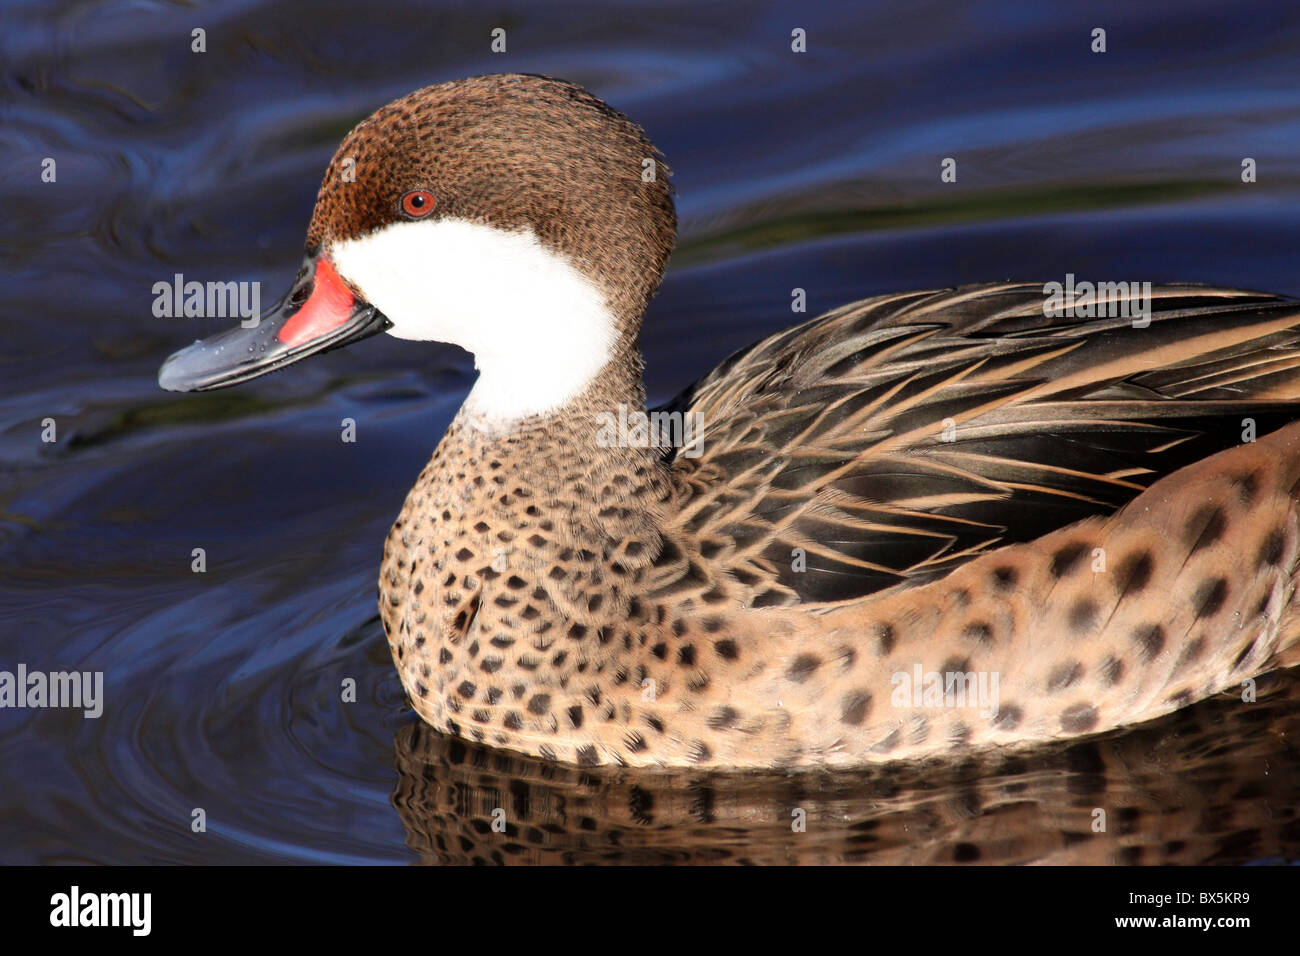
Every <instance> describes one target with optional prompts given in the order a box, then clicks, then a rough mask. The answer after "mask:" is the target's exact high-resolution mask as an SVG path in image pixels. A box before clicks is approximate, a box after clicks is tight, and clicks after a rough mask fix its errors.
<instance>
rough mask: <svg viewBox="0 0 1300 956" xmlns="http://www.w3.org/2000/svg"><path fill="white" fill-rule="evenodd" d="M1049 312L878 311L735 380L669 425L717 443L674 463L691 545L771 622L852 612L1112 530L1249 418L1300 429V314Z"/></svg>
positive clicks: (1021, 296)
mask: <svg viewBox="0 0 1300 956" xmlns="http://www.w3.org/2000/svg"><path fill="white" fill-rule="evenodd" d="M1044 301H1045V296H1044V294H1043V288H1042V286H1041V285H1031V284H998V285H982V286H973V287H965V288H959V289H955V290H953V289H949V290H943V291H937V292H916V293H908V294H904V295H887V296H880V297H876V298H872V299H867V300H864V301H861V302H856V303H853V304H851V305H847V306H844V307H843V308H840V309H837V310H835V311H833V312H830V313H827V314H826V315H823V316H820V317H819V318H816V319H813V320H811V321H809V322H807V323H804V324H803V325H800V326H797V327H795V328H792V329H789V330H787V331H784V332H781V333H779V334H777V335H774V336H771V337H769V338H767V339H764V340H763V341H761V342H758V343H757V344H755V345H754V346H752V347H750V348H748V349H746V350H743V351H741V352H739V353H737V354H736V355H734V356H732V357H731V358H729V359H727V360H726V361H725V362H723V363H722V365H720V366H719V367H718V368H717V369H715V370H714V371H713V372H711V373H710V374H709V375H707V376H705V377H704V378H703V379H701V380H700V381H699V382H698V383H696V384H695V385H694V386H692V387H691V388H690V389H688V390H687V391H686V392H684V393H683V394H682V395H680V396H678V397H677V398H676V399H674V400H673V401H672V402H670V403H669V404H668V405H666V406H664V408H663V409H661V410H662V411H681V412H687V411H688V412H691V413H696V414H697V415H698V416H699V420H700V421H701V422H702V430H701V431H700V432H699V438H700V440H701V442H702V449H701V451H702V453H701V454H700V456H699V457H696V458H691V457H686V456H684V455H681V454H677V455H676V456H675V457H674V458H673V459H672V460H671V462H670V465H671V468H672V474H673V479H674V482H675V485H676V487H677V491H678V495H679V508H678V509H677V510H676V511H675V514H674V517H673V519H672V521H673V527H674V529H675V530H677V531H679V532H680V533H681V534H682V535H683V536H684V537H686V538H689V539H692V540H694V541H697V542H698V543H699V545H700V547H701V548H702V550H703V553H704V554H705V556H706V557H710V559H711V560H712V561H713V562H714V563H715V565H716V566H718V567H722V568H725V569H726V570H727V571H728V572H730V573H731V574H733V575H735V576H737V577H738V578H739V579H740V580H742V581H747V582H754V581H757V582H759V583H760V587H761V590H760V593H759V594H758V596H757V598H756V599H755V601H754V604H755V606H762V605H788V604H794V603H799V602H808V601H814V602H821V601H839V600H846V599H852V598H857V597H861V596H863V595H867V594H871V593H873V592H876V591H880V590H882V589H885V588H890V587H894V586H898V585H909V584H915V583H921V582H925V581H929V580H933V579H935V578H936V577H939V576H942V575H943V574H946V573H947V572H948V571H950V570H952V569H953V568H954V567H957V566H959V565H960V564H962V563H963V562H965V561H967V560H969V559H970V558H971V557H973V556H975V555H979V554H982V553H985V552H987V551H989V550H991V549H994V548H997V547H1000V546H1002V545H1005V544H1011V543H1015V542H1022V541H1027V540H1032V539H1034V538H1037V537H1039V536H1041V535H1043V534H1046V533H1049V532H1051V531H1054V530H1056V529H1058V528H1061V527H1064V526H1066V525H1068V524H1071V523H1073V522H1075V521H1078V520H1080V519H1082V518H1085V517H1088V516H1092V515H1104V514H1110V513H1112V512H1114V511H1115V510H1117V509H1118V508H1120V507H1122V506H1123V505H1124V504H1126V503H1127V502H1128V501H1130V500H1131V499H1132V498H1133V497H1135V496H1136V495H1137V494H1139V493H1140V492H1141V491H1142V490H1144V489H1145V488H1147V487H1148V486H1150V485H1151V484H1152V483H1153V482H1154V481H1156V480H1157V479H1159V478H1160V477H1162V476H1164V475H1166V474H1169V473H1170V472H1172V471H1174V470H1176V469H1178V468H1180V467H1182V466H1184V465H1186V464H1189V463H1191V462H1193V461H1196V460H1199V459H1201V458H1204V457H1206V456H1207V455H1210V454H1213V453H1215V452H1217V451H1220V450H1222V449H1225V448H1228V447H1231V446H1233V445H1236V444H1238V443H1240V442H1241V440H1242V432H1243V427H1244V426H1243V419H1245V418H1251V419H1253V420H1254V422H1255V428H1256V430H1257V433H1258V434H1259V435H1264V434H1266V433H1267V432H1269V431H1271V430H1273V429H1276V428H1279V427H1281V426H1282V425H1284V424H1286V423H1288V422H1290V421H1292V420H1294V419H1295V418H1297V417H1300V407H1298V406H1297V404H1296V403H1297V401H1298V400H1300V302H1297V301H1295V300H1289V299H1283V298H1279V297H1276V296H1270V295H1266V294H1262V293H1255V292H1244V291H1236V290H1229V289H1216V288H1208V287H1202V286H1192V285H1176V286H1162V287H1157V288H1154V289H1153V290H1152V300H1151V322H1150V325H1149V327H1147V328H1135V327H1134V326H1133V324H1132V320H1131V319H1130V318H1128V317H1126V315H1127V313H1123V314H1121V316H1120V317H1115V318H1049V317H1045V316H1044V314H1043V311H1044V310H1043V306H1044ZM1117 301H1118V300H1117ZM945 429H946V431H945ZM795 549H803V552H804V555H805V557H806V564H807V572H808V573H800V572H798V571H795V570H794V565H795V554H796V552H795ZM814 572H815V573H814Z"/></svg>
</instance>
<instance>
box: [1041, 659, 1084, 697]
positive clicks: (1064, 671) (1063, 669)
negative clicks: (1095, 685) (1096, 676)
mask: <svg viewBox="0 0 1300 956" xmlns="http://www.w3.org/2000/svg"><path fill="white" fill-rule="evenodd" d="M1082 676H1083V665H1082V664H1080V663H1079V662H1078V661H1068V662H1066V663H1064V664H1058V665H1057V666H1056V667H1054V668H1052V672H1051V673H1050V674H1048V676H1047V690H1048V691H1049V692H1050V693H1053V694H1055V693H1057V692H1058V691H1062V690H1065V689H1066V688H1067V687H1069V686H1071V685H1072V684H1074V683H1076V682H1077V681H1078V680H1079V678H1080V677H1082Z"/></svg>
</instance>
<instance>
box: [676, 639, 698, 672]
mask: <svg viewBox="0 0 1300 956" xmlns="http://www.w3.org/2000/svg"><path fill="white" fill-rule="evenodd" d="M677 663H678V664H681V665H682V666H683V667H694V666H695V646H694V645H693V644H687V645H686V646H685V647H683V648H681V649H680V650H678V652H677Z"/></svg>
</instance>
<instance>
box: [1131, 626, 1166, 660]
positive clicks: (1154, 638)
mask: <svg viewBox="0 0 1300 956" xmlns="http://www.w3.org/2000/svg"><path fill="white" fill-rule="evenodd" d="M1133 643H1134V644H1136V645H1137V646H1138V649H1139V650H1141V651H1142V659H1143V660H1144V661H1149V660H1153V659H1154V658H1155V656H1156V655H1157V654H1159V653H1160V652H1161V651H1163V650H1164V649H1165V629H1164V628H1163V627H1161V626H1160V625H1159V624H1147V625H1144V626H1142V627H1139V628H1138V629H1137V630H1135V631H1134V632H1133Z"/></svg>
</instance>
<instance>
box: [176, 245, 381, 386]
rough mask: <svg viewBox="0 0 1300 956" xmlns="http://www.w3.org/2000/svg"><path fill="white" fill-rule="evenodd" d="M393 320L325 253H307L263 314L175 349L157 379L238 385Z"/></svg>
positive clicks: (353, 339)
mask: <svg viewBox="0 0 1300 956" xmlns="http://www.w3.org/2000/svg"><path fill="white" fill-rule="evenodd" d="M391 324H392V323H390V322H389V321H388V320H387V319H386V318H384V316H383V314H382V313H381V312H379V311H378V310H377V309H376V308H375V307H374V306H372V305H370V304H369V303H366V302H362V301H360V300H359V299H357V298H356V296H354V295H353V294H352V292H351V290H349V289H348V287H347V285H346V284H345V283H344V282H343V280H342V279H341V278H340V277H339V274H338V272H337V271H335V269H334V266H333V265H332V264H331V263H330V261H329V259H327V258H325V257H324V256H319V257H308V259H307V261H306V262H305V263H304V265H303V270H302V272H300V273H299V275H298V278H297V280H296V281H295V282H294V284H293V288H291V289H290V290H289V291H288V292H287V293H286V294H285V296H284V297H283V298H282V299H280V301H279V302H277V303H276V304H275V305H273V306H272V307H271V308H270V310H269V311H268V312H266V314H264V315H262V316H261V317H259V318H258V319H257V320H255V321H254V320H249V321H248V322H246V323H241V325H240V326H239V327H238V328H234V329H230V330H229V331H227V332H221V333H219V334H217V335H214V336H211V337H210V338H206V339H203V340H202V341H200V342H195V343H194V344H193V345H191V346H189V347H188V348H183V349H181V350H180V351H179V352H176V353H174V354H173V355H172V356H171V357H170V358H168V359H167V361H165V362H163V365H162V368H161V369H159V371H158V384H159V385H161V386H162V387H163V388H165V389H167V390H168V391H171V392H206V391H208V390H210V389H214V388H225V387H227V386H229V385H238V384H239V383H240V382H247V381H248V380H249V379H253V378H257V377H258V376H259V375H265V374H267V373H268V372H274V371H275V370H276V369H281V368H284V367H285V366H286V365H291V364H293V363H294V362H296V361H298V360H299V359H301V358H306V357H307V356H308V355H314V354H316V353H317V352H325V351H328V350H329V349H336V348H339V347H340V346H343V345H348V344H349V343H351V342H356V341H358V340H360V339H364V338H367V337H368V336H371V335H375V334H377V333H379V332H383V331H384V330H385V329H387V328H389V327H390V326H391Z"/></svg>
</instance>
